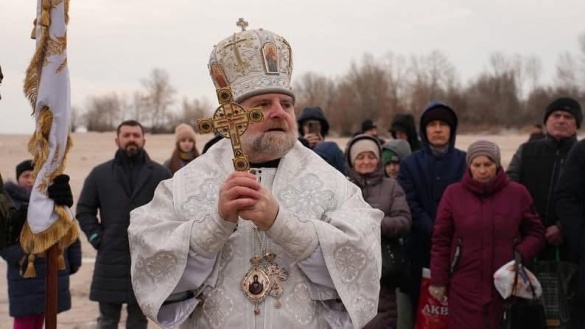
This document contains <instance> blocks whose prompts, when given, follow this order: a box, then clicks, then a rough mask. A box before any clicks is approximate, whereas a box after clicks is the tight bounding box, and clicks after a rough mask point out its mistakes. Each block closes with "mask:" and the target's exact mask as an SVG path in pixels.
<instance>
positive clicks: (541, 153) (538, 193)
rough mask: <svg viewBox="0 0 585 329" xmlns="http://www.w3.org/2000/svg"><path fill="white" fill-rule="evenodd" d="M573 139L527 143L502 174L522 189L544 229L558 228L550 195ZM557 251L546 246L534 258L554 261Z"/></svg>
mask: <svg viewBox="0 0 585 329" xmlns="http://www.w3.org/2000/svg"><path fill="white" fill-rule="evenodd" d="M575 143H577V136H576V135H575V136H572V137H570V138H565V139H561V140H557V139H555V138H553V137H551V136H550V135H546V137H545V138H544V139H540V140H537V141H533V142H527V143H524V144H522V145H520V147H518V150H516V153H515V154H514V156H513V157H512V161H511V162H510V165H509V166H508V169H507V170H506V173H507V174H508V177H510V179H512V180H514V181H516V182H518V183H520V184H522V185H524V186H526V188H527V189H528V192H530V195H531V196H532V199H533V200H534V206H535V208H536V211H537V212H538V215H539V216H540V219H541V220H542V223H543V225H544V227H549V226H552V225H558V224H559V223H558V218H557V211H556V209H555V204H554V199H553V193H554V190H555V187H556V185H557V182H558V178H559V175H560V173H561V171H562V169H563V165H564V163H565V159H566V158H567V156H568V154H569V151H570V150H571V147H573V145H575ZM556 249H557V247H555V246H552V245H548V244H547V246H546V248H545V249H544V250H543V251H542V252H541V253H540V254H539V255H538V258H539V259H540V260H555V259H556ZM560 255H561V259H562V260H571V259H573V258H574V257H572V256H571V255H569V252H568V250H567V248H566V246H565V245H561V246H560Z"/></svg>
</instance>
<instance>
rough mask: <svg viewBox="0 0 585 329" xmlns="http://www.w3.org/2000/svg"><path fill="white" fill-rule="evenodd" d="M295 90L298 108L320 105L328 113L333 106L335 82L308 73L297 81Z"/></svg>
mask: <svg viewBox="0 0 585 329" xmlns="http://www.w3.org/2000/svg"><path fill="white" fill-rule="evenodd" d="M294 90H295V92H296V96H297V101H296V104H297V108H299V109H302V108H303V107H305V106H311V105H318V106H320V107H321V108H323V109H324V110H325V111H326V112H327V111H328V110H329V108H330V107H331V105H332V104H333V99H334V96H335V82H334V81H333V80H332V79H329V78H327V77H325V76H323V75H320V74H317V73H313V72H308V73H305V74H303V75H301V77H300V78H299V79H298V80H297V81H295V84H294Z"/></svg>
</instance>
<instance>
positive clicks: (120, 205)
mask: <svg viewBox="0 0 585 329" xmlns="http://www.w3.org/2000/svg"><path fill="white" fill-rule="evenodd" d="M144 144H145V138H144V129H143V127H142V125H141V124H140V123H139V122H137V121H134V120H128V121H124V122H122V123H121V124H120V125H119V126H118V130H117V135H116V145H117V146H118V151H117V152H116V155H115V156H114V159H112V160H110V161H107V162H105V163H103V164H100V165H98V166H97V167H95V168H93V170H92V171H91V172H90V174H89V176H87V178H86V179H85V182H84V184H83V189H82V191H81V195H80V196H79V201H78V202H77V211H76V213H77V216H76V217H77V220H79V224H80V226H81V229H82V230H83V232H84V233H85V235H86V236H87V239H88V241H89V243H91V245H92V246H93V247H94V248H95V249H96V250H97V257H96V262H95V268H94V272H93V279H92V283H91V291H90V295H89V299H90V300H93V301H97V302H99V310H100V315H99V317H98V328H118V322H119V321H120V313H121V308H122V304H127V312H128V317H127V319H126V328H146V327H147V325H148V321H147V320H146V317H145V316H144V314H143V313H142V311H141V310H140V307H139V306H138V304H137V303H136V298H135V297H134V293H133V291H132V285H131V283H130V250H129V248H128V234H127V230H128V225H129V222H130V211H132V210H133V209H134V208H136V207H140V206H142V205H144V204H146V203H147V202H149V201H150V200H151V199H152V195H153V194H154V190H155V188H156V187H157V185H158V183H159V182H160V181H162V180H164V179H167V178H170V177H171V173H170V172H169V170H168V169H167V168H165V167H163V166H162V165H160V164H158V163H156V162H154V161H152V160H150V158H149V157H148V154H147V153H146V151H145V150H144ZM98 210H99V216H98V215H97V213H98Z"/></svg>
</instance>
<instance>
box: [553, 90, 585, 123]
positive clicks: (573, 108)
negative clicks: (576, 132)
mask: <svg viewBox="0 0 585 329" xmlns="http://www.w3.org/2000/svg"><path fill="white" fill-rule="evenodd" d="M554 111H566V112H569V113H571V115H573V117H574V118H575V121H576V122H577V129H579V128H580V127H581V121H583V111H582V110H581V105H580V104H579V102H577V101H576V100H574V99H573V98H570V97H559V98H557V99H555V100H554V101H552V103H550V104H549V105H548V106H547V107H546V110H545V111H544V123H545V124H546V120H547V119H548V117H549V116H550V115H551V113H553V112H554Z"/></svg>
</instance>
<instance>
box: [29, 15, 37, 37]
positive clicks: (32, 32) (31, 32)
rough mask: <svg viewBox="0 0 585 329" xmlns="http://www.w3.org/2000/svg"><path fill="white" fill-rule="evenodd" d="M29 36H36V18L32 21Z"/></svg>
mask: <svg viewBox="0 0 585 329" xmlns="http://www.w3.org/2000/svg"><path fill="white" fill-rule="evenodd" d="M30 38H31V39H36V38H37V19H36V18H35V20H34V21H33V28H32V31H30Z"/></svg>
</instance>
